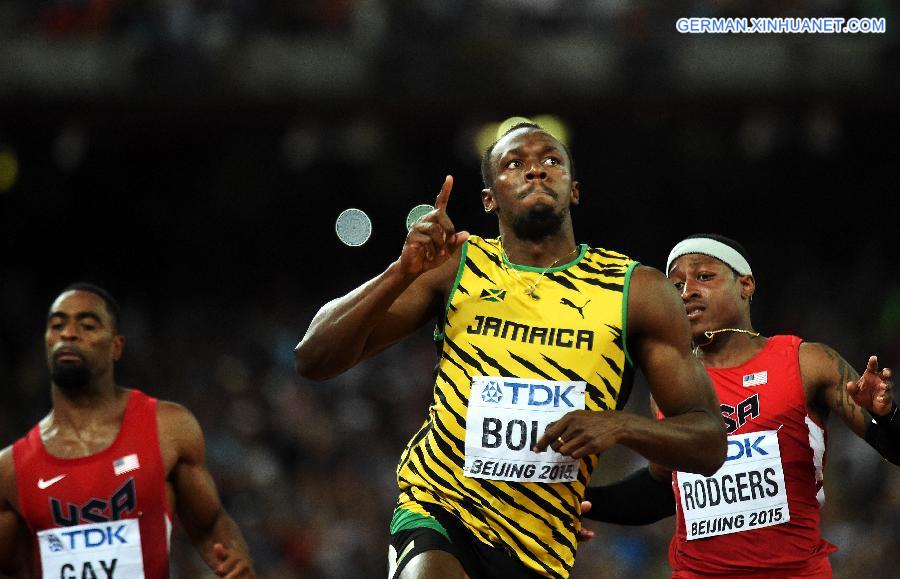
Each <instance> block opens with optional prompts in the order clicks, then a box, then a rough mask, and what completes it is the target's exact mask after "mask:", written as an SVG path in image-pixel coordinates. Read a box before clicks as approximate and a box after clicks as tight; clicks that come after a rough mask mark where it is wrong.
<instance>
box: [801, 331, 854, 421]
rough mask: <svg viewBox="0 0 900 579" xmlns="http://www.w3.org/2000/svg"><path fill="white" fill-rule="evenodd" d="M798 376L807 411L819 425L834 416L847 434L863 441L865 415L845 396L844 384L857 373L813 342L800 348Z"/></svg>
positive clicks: (830, 350)
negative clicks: (838, 419)
mask: <svg viewBox="0 0 900 579" xmlns="http://www.w3.org/2000/svg"><path fill="white" fill-rule="evenodd" d="M800 374H801V376H802V377H803V387H804V389H805V390H806V400H807V407H808V408H809V410H810V412H812V413H814V414H815V415H816V416H815V418H818V419H819V421H820V423H821V424H825V421H826V420H828V414H829V413H830V412H834V413H835V414H836V415H837V416H838V417H839V418H840V419H841V420H843V421H844V423H845V424H846V425H847V426H848V427H850V430H852V431H853V432H855V433H856V435H857V436H859V437H860V438H863V437H865V434H866V425H867V423H868V419H867V417H866V413H865V412H863V409H862V408H860V406H859V405H858V404H856V402H854V401H853V398H851V396H850V394H848V392H847V382H855V381H857V380H858V379H859V373H858V372H857V371H856V370H854V369H853V367H852V366H851V365H850V364H848V363H847V361H846V360H844V358H843V357H841V355H840V354H838V353H837V352H836V351H835V350H834V349H832V348H831V347H829V346H827V345H825V344H820V343H814V342H804V343H802V344H801V345H800Z"/></svg>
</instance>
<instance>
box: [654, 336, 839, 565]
mask: <svg viewBox="0 0 900 579" xmlns="http://www.w3.org/2000/svg"><path fill="white" fill-rule="evenodd" d="M801 343H802V339H800V338H798V337H796V336H773V337H771V338H769V339H768V341H767V342H766V344H765V346H764V347H763V349H762V350H761V351H760V352H759V353H758V354H757V355H756V356H754V357H753V358H752V359H750V360H749V361H747V362H746V363H744V364H742V365H740V366H737V367H734V368H707V369H706V371H707V373H709V375H710V377H711V378H712V381H713V384H714V385H715V389H716V394H717V395H718V397H719V402H720V405H721V411H722V417H723V419H724V420H725V424H726V428H727V430H728V435H729V436H728V452H727V456H726V461H725V464H724V465H723V466H722V468H721V469H720V470H719V471H718V472H717V473H716V474H714V475H713V476H711V477H702V476H699V475H692V474H691V475H689V474H685V473H679V472H676V473H673V475H672V476H673V486H674V490H675V498H676V501H675V502H676V509H677V523H676V530H675V536H674V537H673V538H672V542H671V544H670V546H669V562H670V564H671V565H672V569H673V573H674V575H673V576H675V577H690V576H691V574H700V575H710V574H718V575H729V576H739V575H745V574H748V575H753V574H757V573H759V574H761V575H760V576H765V577H773V576H775V575H773V574H772V573H773V571H790V570H794V571H802V570H807V571H812V573H813V574H812V575H811V576H822V575H819V573H818V572H817V571H813V569H818V568H821V566H822V565H823V560H822V559H823V558H824V557H826V556H827V555H828V554H829V553H832V552H834V551H836V550H837V548H836V547H835V546H834V545H832V544H830V543H828V542H827V541H825V540H824V539H822V537H821V534H820V531H819V509H820V505H821V504H822V503H824V501H825V493H824V489H823V487H822V481H823V474H822V473H823V471H824V468H825V430H824V428H823V426H822V425H819V424H817V423H816V422H815V421H814V420H813V419H812V418H811V417H810V416H809V414H808V411H807V408H806V396H805V394H804V389H803V380H802V378H801V376H800V356H799V354H800V344H801ZM779 455H780V456H779ZM824 563H825V564H826V565H827V559H826V560H825V562H824ZM829 569H830V568H829ZM826 574H827V576H830V572H826Z"/></svg>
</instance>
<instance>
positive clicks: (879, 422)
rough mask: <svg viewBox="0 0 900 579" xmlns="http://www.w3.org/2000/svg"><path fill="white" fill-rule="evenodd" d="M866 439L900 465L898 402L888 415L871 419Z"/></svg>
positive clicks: (885, 456)
mask: <svg viewBox="0 0 900 579" xmlns="http://www.w3.org/2000/svg"><path fill="white" fill-rule="evenodd" d="M865 439H866V442H867V443H869V445H870V446H871V447H872V448H874V449H875V450H877V451H878V454H880V455H881V456H882V457H884V458H885V459H886V460H888V461H890V462H892V463H894V464H896V465H898V466H900V411H898V409H897V404H896V403H894V406H893V408H892V409H891V411H890V412H889V413H888V414H887V415H886V416H880V417H875V418H874V419H873V420H872V421H870V423H869V425H868V427H867V428H866V434H865Z"/></svg>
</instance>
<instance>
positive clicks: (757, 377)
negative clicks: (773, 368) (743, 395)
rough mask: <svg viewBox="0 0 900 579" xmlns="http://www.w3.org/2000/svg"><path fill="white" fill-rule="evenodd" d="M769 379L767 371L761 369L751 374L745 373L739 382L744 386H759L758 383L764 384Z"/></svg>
mask: <svg viewBox="0 0 900 579" xmlns="http://www.w3.org/2000/svg"><path fill="white" fill-rule="evenodd" d="M768 381H769V371H768V370H763V371H762V372H754V373H753V374H745V375H744V377H743V378H742V379H741V384H742V385H743V386H744V388H747V387H749V386H759V385H760V384H765V383H766V382H768Z"/></svg>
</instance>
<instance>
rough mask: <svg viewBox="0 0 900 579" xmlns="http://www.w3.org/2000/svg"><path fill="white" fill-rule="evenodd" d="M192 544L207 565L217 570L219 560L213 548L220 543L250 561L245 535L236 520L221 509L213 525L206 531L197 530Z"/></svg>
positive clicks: (192, 538) (192, 537)
mask: <svg viewBox="0 0 900 579" xmlns="http://www.w3.org/2000/svg"><path fill="white" fill-rule="evenodd" d="M191 542H193V544H194V546H195V547H196V548H197V550H198V551H199V552H200V556H201V557H203V560H204V561H206V563H207V565H209V566H210V567H211V568H215V566H216V565H217V564H218V562H219V561H218V560H217V559H216V556H215V554H214V552H213V547H214V546H215V545H216V543H219V544H221V545H223V546H224V547H226V548H227V549H229V550H230V551H232V552H235V553H238V554H240V555H243V556H244V557H246V558H247V559H248V560H249V559H250V550H249V548H248V547H247V542H246V541H245V540H244V535H243V534H242V533H241V530H240V528H238V526H237V523H235V522H234V519H232V518H231V516H230V515H229V514H228V513H227V512H225V510H224V509H221V510H220V511H219V512H218V513H217V514H216V516H215V518H214V520H213V522H212V524H211V525H210V526H209V527H208V528H206V529H197V530H195V531H194V533H193V535H192V536H191Z"/></svg>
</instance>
